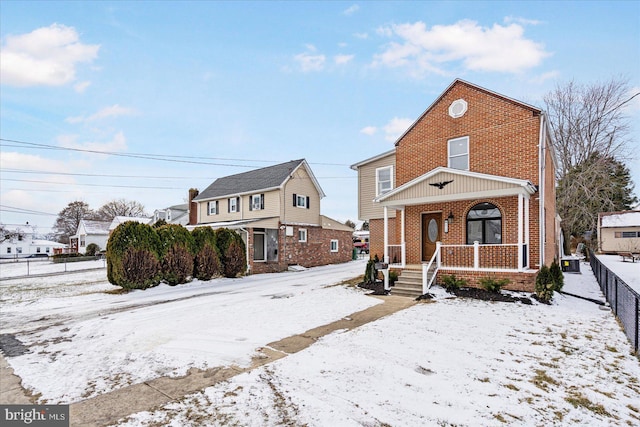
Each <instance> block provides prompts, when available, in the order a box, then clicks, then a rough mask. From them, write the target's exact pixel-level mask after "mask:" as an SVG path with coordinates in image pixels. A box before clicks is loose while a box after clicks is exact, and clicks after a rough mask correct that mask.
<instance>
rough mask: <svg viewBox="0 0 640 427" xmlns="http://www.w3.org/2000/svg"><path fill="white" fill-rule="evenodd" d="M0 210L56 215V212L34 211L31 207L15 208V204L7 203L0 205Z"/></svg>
mask: <svg viewBox="0 0 640 427" xmlns="http://www.w3.org/2000/svg"><path fill="white" fill-rule="evenodd" d="M0 211H3V212H11V213H22V214H29V215H47V216H57V215H58V214H52V213H49V212H41V211H34V210H32V209H23V208H17V207H15V206H7V205H0Z"/></svg>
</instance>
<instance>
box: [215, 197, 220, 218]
mask: <svg viewBox="0 0 640 427" xmlns="http://www.w3.org/2000/svg"><path fill="white" fill-rule="evenodd" d="M219 213H220V211H219V210H218V201H217V200H216V215H218V214H219Z"/></svg>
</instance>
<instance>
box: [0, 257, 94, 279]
mask: <svg viewBox="0 0 640 427" xmlns="http://www.w3.org/2000/svg"><path fill="white" fill-rule="evenodd" d="M93 268H106V261H105V260H104V259H100V260H92V261H78V262H67V263H64V262H59V263H54V262H53V261H51V260H49V259H46V258H29V259H25V258H22V259H20V260H18V261H7V260H2V261H1V262H0V278H3V279H4V278H8V277H18V276H28V275H34V274H51V273H64V272H65V271H67V272H68V271H77V270H87V269H93Z"/></svg>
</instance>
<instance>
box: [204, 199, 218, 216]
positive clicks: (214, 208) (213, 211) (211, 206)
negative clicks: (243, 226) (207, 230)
mask: <svg viewBox="0 0 640 427" xmlns="http://www.w3.org/2000/svg"><path fill="white" fill-rule="evenodd" d="M207 207H208V209H207V210H208V211H209V215H218V213H220V211H219V209H218V201H217V200H212V201H210V202H207Z"/></svg>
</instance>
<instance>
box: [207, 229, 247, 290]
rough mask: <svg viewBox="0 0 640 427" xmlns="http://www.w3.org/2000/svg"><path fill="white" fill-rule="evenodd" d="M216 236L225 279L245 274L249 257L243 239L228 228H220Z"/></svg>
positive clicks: (216, 231)
mask: <svg viewBox="0 0 640 427" xmlns="http://www.w3.org/2000/svg"><path fill="white" fill-rule="evenodd" d="M215 234H216V245H217V246H218V251H219V252H220V259H221V261H222V274H223V275H224V277H231V278H233V277H237V276H238V274H241V273H244V271H245V269H246V268H247V255H246V247H245V245H244V241H243V240H242V237H240V235H239V234H238V233H236V232H235V231H233V230H229V229H228V228H218V229H217V230H215Z"/></svg>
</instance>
